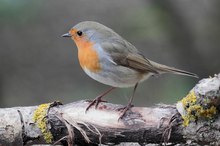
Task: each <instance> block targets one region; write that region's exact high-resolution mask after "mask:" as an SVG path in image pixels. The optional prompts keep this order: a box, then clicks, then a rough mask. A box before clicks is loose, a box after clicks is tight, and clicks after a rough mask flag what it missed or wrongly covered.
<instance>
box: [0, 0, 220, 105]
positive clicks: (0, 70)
mask: <svg viewBox="0 0 220 146" xmlns="http://www.w3.org/2000/svg"><path fill="white" fill-rule="evenodd" d="M219 7H220V1H218V0H212V1H208V0H194V1H191V0H175V1H173V0H166V1H163V0H105V1H104V0H89V1H88V0H80V1H79V0H62V1H61V0H47V1H45V0H37V1H36V0H16V1H14V0H1V1H0V107H11V106H24V105H36V104H40V103H45V102H52V101H55V100H59V101H61V102H63V103H68V102H73V101H77V100H80V99H93V98H95V97H96V96H97V95H98V94H100V93H101V92H103V91H104V90H106V89H107V88H109V87H108V86H106V85H103V84H100V83H98V82H96V81H94V80H93V79H91V78H90V77H88V76H87V75H86V74H85V73H84V72H83V70H82V69H81V68H80V66H79V62H78V59H77V48H76V46H75V44H74V43H73V41H71V40H70V39H66V38H62V37H60V36H61V35H62V34H64V33H66V32H68V30H69V29H70V28H71V27H72V26H73V25H75V24H77V23H79V22H81V21H85V20H92V21H98V22H100V23H102V24H104V25H106V26H108V27H110V28H112V29H113V30H115V31H116V32H117V33H119V34H120V35H121V36H123V37H124V38H125V39H127V40H128V41H129V42H131V43H132V44H133V45H135V46H136V47H137V48H138V49H139V50H140V51H141V52H142V53H143V54H144V55H145V56H146V57H148V58H149V59H151V60H153V61H156V62H159V63H163V64H166V65H169V66H174V67H177V68H180V69H184V70H187V71H191V72H194V73H196V74H198V75H199V76H200V78H203V77H208V76H213V75H214V74H215V73H219V72H220V68H219V67H220V59H219V54H220V48H219V46H220V40H219V39H220V27H219V26H220V9H219ZM197 82H198V79H195V78H190V77H184V76H177V75H168V74H167V75H162V76H160V77H158V78H157V77H152V78H150V79H149V80H148V81H145V82H143V83H142V84H140V85H139V87H138V89H137V92H136V94H135V100H134V103H135V105H136V106H153V105H155V104H157V103H166V104H173V103H176V102H177V101H178V100H180V99H181V98H182V97H183V96H185V95H186V94H187V93H188V91H189V90H190V89H191V88H192V87H193V86H194V85H195V84H196V83H197ZM132 90H133V89H132V88H128V89H117V90H115V91H113V92H112V93H111V94H109V95H107V97H106V99H107V100H108V101H109V102H113V103H120V104H127V101H128V98H129V97H130V96H131V93H132Z"/></svg>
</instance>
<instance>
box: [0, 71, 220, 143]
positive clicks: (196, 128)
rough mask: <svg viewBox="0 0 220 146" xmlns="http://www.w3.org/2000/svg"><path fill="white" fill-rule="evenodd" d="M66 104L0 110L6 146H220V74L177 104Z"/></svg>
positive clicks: (0, 140) (1, 134)
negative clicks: (125, 107) (126, 106)
mask: <svg viewBox="0 0 220 146" xmlns="http://www.w3.org/2000/svg"><path fill="white" fill-rule="evenodd" d="M88 104H89V102H88V101H86V100H81V101H76V102H73V103H69V104H65V105H62V104H61V103H60V102H53V103H48V104H42V105H39V106H30V107H13V108H1V109H0V117H1V118H0V145H1V146H5V145H12V146H14V145H16V146H19V145H32V144H54V145H56V144H62V145H74V144H76V145H98V144H102V145H117V144H120V143H124V142H127V143H128V144H129V143H138V144H140V145H145V144H149V143H154V144H168V143H169V144H172V145H175V144H200V145H204V144H207V145H220V138H219V137H220V132H219V131H220V119H219V112H218V111H219V104H220V74H219V75H215V76H214V77H213V78H207V79H203V80H201V81H200V82H199V83H198V84H197V85H196V86H195V87H194V88H193V89H192V90H191V91H190V93H189V94H188V95H187V96H186V97H185V98H183V99H182V100H181V101H179V102H178V103H177V106H175V105H162V104H160V105H156V106H153V107H132V108H131V109H130V110H129V111H127V112H126V114H125V116H124V117H123V118H122V119H120V120H118V118H119V116H120V114H121V111H119V110H118V109H119V108H121V107H123V106H122V105H116V104H111V103H104V102H103V103H100V104H99V106H98V108H97V109H95V108H94V107H92V108H90V109H89V111H87V112H85V110H86V108H87V106H88Z"/></svg>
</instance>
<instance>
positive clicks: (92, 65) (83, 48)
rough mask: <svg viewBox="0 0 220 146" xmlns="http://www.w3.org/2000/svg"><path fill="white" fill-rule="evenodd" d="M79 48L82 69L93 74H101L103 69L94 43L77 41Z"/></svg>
mask: <svg viewBox="0 0 220 146" xmlns="http://www.w3.org/2000/svg"><path fill="white" fill-rule="evenodd" d="M75 43H76V45H77V47H78V58H79V63H80V65H81V67H82V68H87V69H88V70H90V71H92V72H99V71H100V69H101V67H100V63H99V57H98V53H97V52H96V51H95V50H94V49H93V45H94V44H93V43H91V42H88V41H85V40H75Z"/></svg>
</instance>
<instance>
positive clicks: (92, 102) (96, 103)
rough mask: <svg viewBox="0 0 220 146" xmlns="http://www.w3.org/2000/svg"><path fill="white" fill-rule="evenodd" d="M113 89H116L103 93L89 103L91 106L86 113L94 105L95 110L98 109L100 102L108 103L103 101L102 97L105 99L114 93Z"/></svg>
mask: <svg viewBox="0 0 220 146" xmlns="http://www.w3.org/2000/svg"><path fill="white" fill-rule="evenodd" d="M113 89H115V87H112V88H110V89H109V90H107V91H105V92H104V93H102V94H101V95H99V96H98V97H96V98H95V99H94V100H92V101H89V100H88V102H91V103H90V104H89V106H88V107H87V108H86V111H85V112H87V111H88V110H89V109H90V108H91V107H92V106H93V105H94V104H95V109H97V107H98V105H99V103H100V102H107V101H105V100H102V97H104V96H105V95H106V94H108V93H109V92H110V91H112V90H113Z"/></svg>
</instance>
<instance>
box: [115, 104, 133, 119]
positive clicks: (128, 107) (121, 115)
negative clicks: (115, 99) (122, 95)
mask: <svg viewBox="0 0 220 146" xmlns="http://www.w3.org/2000/svg"><path fill="white" fill-rule="evenodd" d="M133 106H134V105H132V104H128V105H127V106H125V107H122V108H118V109H117V110H118V111H121V110H122V112H121V114H120V116H119V118H118V121H119V120H121V119H122V118H123V117H124V116H125V113H126V112H127V111H128V110H129V109H130V108H132V107H133Z"/></svg>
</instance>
